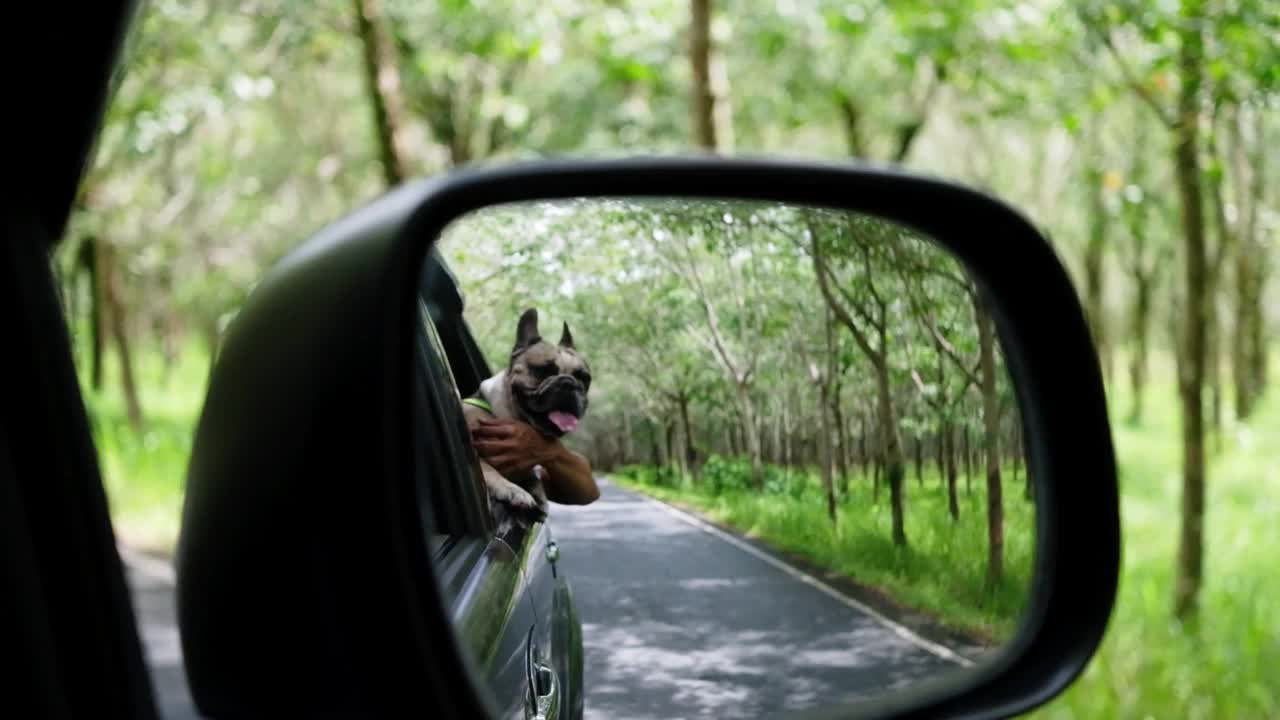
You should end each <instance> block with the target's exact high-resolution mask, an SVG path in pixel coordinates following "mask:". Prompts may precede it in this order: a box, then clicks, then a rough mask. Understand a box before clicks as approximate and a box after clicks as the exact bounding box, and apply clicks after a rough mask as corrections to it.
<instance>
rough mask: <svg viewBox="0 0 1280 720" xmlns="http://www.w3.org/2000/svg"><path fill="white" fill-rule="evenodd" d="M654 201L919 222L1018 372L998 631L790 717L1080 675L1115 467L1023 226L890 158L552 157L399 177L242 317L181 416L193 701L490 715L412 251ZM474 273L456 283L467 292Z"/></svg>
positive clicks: (215, 712) (1108, 529) (1107, 561)
mask: <svg viewBox="0 0 1280 720" xmlns="http://www.w3.org/2000/svg"><path fill="white" fill-rule="evenodd" d="M666 197H678V198H685V199H707V200H711V199H716V200H724V199H728V200H733V201H750V202H773V203H785V204H788V205H790V206H796V207H810V208H818V209H822V210H824V211H848V212H855V213H862V214H868V215H874V216H876V217H879V218H884V219H885V220H888V221H892V222H894V223H898V224H901V225H902V226H907V227H910V228H913V229H915V230H916V231H918V232H920V233H922V234H927V235H928V236H929V237H931V238H932V239H933V240H934V241H935V242H936V243H937V245H938V246H939V247H940V248H941V249H942V250H944V251H945V252H946V253H948V254H949V255H950V256H952V257H954V258H955V259H956V261H958V262H959V263H960V264H962V265H963V267H964V268H966V271H967V272H968V273H969V274H970V276H971V277H973V278H974V281H975V282H976V283H977V284H978V285H979V286H981V288H982V292H983V293H984V296H985V297H986V298H988V299H989V303H990V308H991V316H992V318H993V320H994V325H995V329H996V332H997V333H998V336H999V339H1000V342H1001V348H1002V351H1003V358H1004V363H1005V365H1006V366H1007V371H1008V374H1009V376H1010V377H1011V378H1012V382H1013V386H1014V388H1015V390H1016V402H1017V404H1018V408H1019V411H1020V413H1021V417H1022V423H1023V428H1024V432H1025V446H1026V463H1027V469H1028V472H1030V473H1031V475H1032V477H1034V481H1035V497H1036V503H1035V509H1034V512H1035V522H1036V530H1037V534H1036V540H1035V542H1036V556H1035V565H1034V574H1033V581H1032V583H1031V588H1030V594H1029V596H1028V597H1029V600H1028V608H1027V611H1026V613H1025V616H1024V618H1023V620H1022V622H1021V626H1020V629H1019V631H1018V633H1017V635H1016V637H1015V638H1014V639H1013V640H1012V641H1011V642H1010V643H1009V644H1008V645H1007V646H1006V647H1005V648H1003V649H1002V651H1001V653H1000V655H999V657H998V658H997V659H996V660H994V661H992V662H990V663H986V664H984V665H983V666H982V667H981V669H980V671H975V672H973V673H970V674H968V675H966V676H965V677H964V678H963V680H962V681H957V682H952V683H949V684H945V685H939V686H937V687H934V688H931V689H930V690H929V691H927V692H918V693H916V692H912V693H908V694H901V695H897V696H891V697H887V698H884V699H883V700H882V701H878V702H876V703H873V704H870V705H864V706H860V707H858V708H856V709H854V708H851V707H847V706H845V705H843V704H840V703H834V701H833V703H832V704H831V705H830V706H829V707H826V708H822V709H820V710H815V711H812V712H811V713H810V714H809V715H807V716H812V717H847V716H852V714H854V713H856V714H858V715H859V716H869V717H972V718H987V717H1007V716H1010V715H1014V714H1018V713H1021V712H1025V711H1027V710H1029V709H1031V708H1033V707H1035V706H1037V705H1040V704H1042V703H1044V702H1046V701H1047V700H1049V699H1050V698H1052V697H1053V696H1055V695H1056V694H1058V693H1060V692H1061V691H1062V690H1063V689H1064V688H1066V687H1067V686H1068V685H1069V684H1070V683H1071V682H1072V681H1073V680H1074V679H1075V678H1076V677H1077V676H1078V675H1079V673H1080V672H1081V671H1082V670H1083V668H1084V666H1085V664H1086V663H1087V662H1088V660H1089V659H1090V658H1091V657H1092V655H1093V653H1094V652H1095V651H1096V649H1097V648H1098V645H1099V643H1100V641H1101V639H1102V637H1103V635H1104V632H1105V630H1106V627H1107V622H1108V619H1109V616H1110V614H1111V611H1112V606H1113V602H1114V599H1115V595H1116V589H1117V583H1118V576H1119V568H1120V514H1119V496H1118V489H1117V478H1116V464H1115V458H1114V452H1113V448H1112V440H1111V430H1110V424H1109V420H1108V416H1107V408H1106V403H1105V398H1104V390H1103V380H1102V373H1101V370H1100V365H1099V361H1098V358H1097V355H1096V352H1095V349H1094V347H1093V344H1092V341H1091V339H1090V333H1089V330H1088V326H1087V324H1086V322H1085V317H1084V313H1083V312H1082V309H1081V306H1080V303H1079V301H1078V299H1077V296H1076V294H1075V292H1074V290H1073V288H1072V285H1071V282H1070V279H1069V277H1068V275H1067V273H1066V272H1065V270H1064V269H1063V267H1062V265H1061V263H1060V262H1059V260H1058V259H1057V257H1056V256H1055V254H1054V251H1053V249H1052V247H1051V246H1050V245H1049V243H1048V242H1047V241H1046V239H1045V238H1044V237H1042V236H1041V235H1040V233H1038V232H1037V231H1036V229H1035V227H1034V226H1033V224H1032V223H1030V222H1029V221H1028V220H1027V219H1026V218H1024V217H1023V216H1022V215H1020V214H1019V213H1018V212H1016V211H1015V210H1013V209H1011V208H1010V207H1009V206H1007V205H1006V204H1004V203H1003V202H1001V201H1000V200H998V199H996V198H993V197H991V196H989V195H987V194H984V193H980V192H976V191H974V190H971V189H967V188H964V187H961V186H957V185H955V184H952V183H949V182H945V181H942V180H938V179H934V178H928V177H924V176H920V175H916V174H910V173H905V172H902V171H898V170H894V169H889V168H877V167H868V166H860V165H855V164H823V163H810V162H794V161H783V160H774V159H720V158H710V157H707V158H633V159H626V160H607V161H581V162H580V161H556V162H536V163H529V164H516V165H510V166H506V167H498V168H491V169H477V170H467V171H461V172H456V173H452V174H449V175H447V176H443V177H440V178H436V179H428V180H422V181H418V182H413V183H410V184H407V185H405V186H403V187H400V188H398V189H395V190H394V191H392V192H390V193H388V194H387V195H385V196H383V197H381V198H379V199H377V200H376V201H374V202H372V203H370V204H369V205H367V206H366V207H363V208H361V209H359V210H357V211H355V212H353V213H352V214H350V215H349V216H347V217H345V218H343V219H342V220H340V221H338V222H336V223H334V224H333V225H331V226H329V227H327V228H325V229H323V230H321V231H320V232H319V233H317V234H316V235H315V236H314V237H312V238H310V239H309V240H307V241H306V242H304V243H302V244H301V245H300V246H299V247H298V248H297V249H295V250H294V251H293V252H291V253H290V254H289V255H288V256H286V257H285V258H284V259H283V260H281V261H280V263H279V264H278V265H277V266H276V267H275V268H273V269H272V270H271V271H270V272H269V273H268V274H267V275H266V276H265V277H264V278H263V279H262V281H261V283H260V284H259V285H258V286H257V287H256V289H255V290H254V292H253V294H252V295H251V297H250V298H249V299H248V301H247V302H246V303H245V305H244V307H243V308H242V309H241V310H240V312H239V313H238V315H237V318H236V320H235V321H234V323H233V324H232V326H231V327H230V328H229V329H228V331H227V333H226V336H225V339H224V343H223V346H222V349H221V351H220V353H219V356H218V358H217V362H216V365H215V367H214V368H213V371H212V374H211V377H210V383H209V388H208V395H207V398H206V401H205V405H204V408H203V411H202V414H201V417H200V420H199V424H198V427H197V431H196V436H195V440H194V445H193V450H192V456H191V461H190V466H189V472H188V481H187V490H186V497H185V504H184V508H183V517H182V528H181V535H180V539H179V543H178V548H177V556H176V570H177V594H178V595H177V596H178V616H179V626H180V630H181V639H182V648H183V653H184V657H185V662H186V666H187V675H188V680H189V684H190V687H191V691H192V695H193V697H194V699H195V701H196V703H197V705H198V706H199V708H200V710H201V711H202V712H204V713H205V714H208V715H210V716H213V717H238V716H245V715H253V716H259V715H270V714H288V715H294V716H296V715H307V716H317V715H318V716H330V715H333V716H344V717H351V716H360V717H366V716H367V717H381V716H387V717H392V716H395V717H403V716H408V715H413V714H421V713H430V714H432V715H433V716H435V717H459V718H463V717H465V718H473V717H482V716H486V717H491V716H495V715H496V713H497V711H498V706H497V705H496V704H495V703H494V702H493V701H492V699H490V698H488V697H487V696H486V693H485V690H484V688H483V681H482V680H481V679H480V678H479V676H478V673H477V670H476V664H475V662H473V661H472V660H471V659H468V658H467V657H466V653H465V652H464V650H463V649H462V647H461V645H460V642H459V638H458V634H457V631H456V629H455V627H454V624H453V619H452V618H451V617H450V610H449V607H450V605H449V602H448V593H447V592H446V589H445V588H444V587H443V585H444V583H443V582H442V580H441V579H440V576H439V574H438V573H437V571H436V568H434V567H433V562H434V561H433V555H432V552H431V541H430V538H431V536H432V532H433V527H434V526H435V525H436V524H438V523H439V519H438V518H436V517H435V515H434V514H433V512H432V510H431V508H432V503H433V495H432V493H433V492H434V491H433V487H434V486H433V484H432V482H431V480H430V473H431V469H430V468H429V467H427V468H424V467H423V466H422V461H421V459H420V457H419V456H420V454H421V453H420V451H421V448H420V447H417V446H415V443H416V442H417V440H416V438H415V437H414V436H413V431H412V428H414V427H415V421H414V419H413V417H412V413H413V409H412V407H411V403H410V396H411V392H410V390H409V388H410V387H411V385H412V380H411V378H412V376H413V373H414V366H413V363H412V360H411V358H412V356H413V345H414V343H415V342H416V341H415V338H414V337H413V335H412V334H411V333H410V332H409V328H410V327H411V325H412V323H413V321H414V318H415V316H416V313H418V312H419V309H418V304H417V303H418V298H419V289H420V282H421V280H422V271H421V269H422V268H423V263H424V260H425V259H426V258H427V257H428V253H430V252H432V250H433V248H434V246H435V244H436V240H437V239H438V238H440V237H441V235H442V233H443V232H444V231H445V229H446V227H447V226H449V225H450V224H451V223H453V222H455V221H456V220H458V219H459V218H460V217H462V216H464V215H466V214H468V213H472V212H475V211H477V210H481V209H484V208H486V207H493V206H499V205H506V204H511V203H526V202H534V201H557V200H565V199H577V198H587V199H590V198H641V199H643V198H666ZM480 292H481V291H480V290H477V289H470V291H469V292H468V289H465V288H464V290H463V293H464V294H465V295H466V297H467V299H468V302H469V303H474V302H476V301H477V300H476V299H475V296H477V295H478V294H479V293H480ZM458 302H459V303H461V297H459V298H458ZM512 327H513V330H514V325H513V326H512ZM544 329H545V330H546V331H547V333H548V334H551V330H550V329H546V328H544ZM575 332H576V331H575ZM559 333H560V329H559V326H557V327H556V329H555V336H557V337H558V336H559ZM578 592H579V594H580V593H581V592H582V591H581V590H578ZM406 710H407V712H406Z"/></svg>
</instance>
